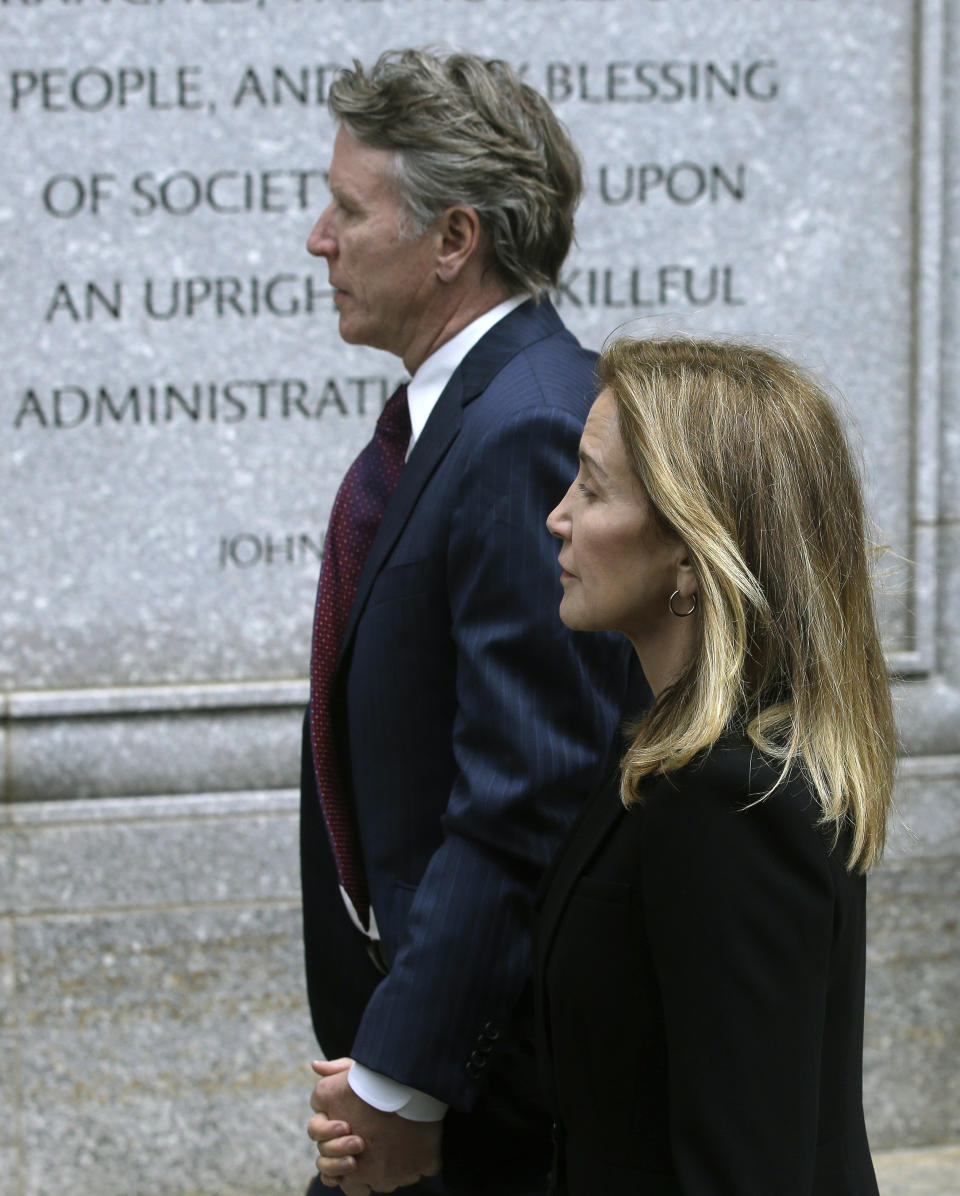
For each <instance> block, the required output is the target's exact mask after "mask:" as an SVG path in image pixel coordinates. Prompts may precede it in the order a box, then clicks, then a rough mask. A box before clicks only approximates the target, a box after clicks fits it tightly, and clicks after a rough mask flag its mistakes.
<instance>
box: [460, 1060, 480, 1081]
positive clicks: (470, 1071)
mask: <svg viewBox="0 0 960 1196" xmlns="http://www.w3.org/2000/svg"><path fill="white" fill-rule="evenodd" d="M464 1069H465V1071H466V1073H467V1075H468V1076H469V1077H470V1079H471V1080H479V1078H480V1068H479V1067H477V1065H476V1064H475V1063H474V1062H472V1060H470V1059H468V1060H467V1062H466V1063H465V1064H464Z"/></svg>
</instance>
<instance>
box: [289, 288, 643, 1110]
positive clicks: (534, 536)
mask: <svg viewBox="0 0 960 1196" xmlns="http://www.w3.org/2000/svg"><path fill="white" fill-rule="evenodd" d="M593 361H594V358H593V355H592V354H589V353H587V352H585V351H584V350H583V349H581V348H580V346H579V345H578V344H577V342H576V341H575V339H574V338H573V337H572V336H571V335H570V334H569V333H568V332H567V331H566V330H565V328H564V327H563V324H562V323H561V321H560V319H559V317H558V316H557V314H556V312H555V311H554V309H553V307H552V306H551V304H550V303H549V302H542V303H541V304H540V305H539V306H535V305H534V304H533V303H532V302H528V303H526V304H524V305H522V306H521V307H519V308H517V309H516V310H515V311H513V312H511V313H510V314H509V315H508V316H507V317H505V318H504V319H503V320H502V321H500V322H499V323H498V324H497V325H495V326H494V327H493V328H492V329H491V330H490V331H489V332H488V333H487V334H486V335H485V336H484V337H483V338H482V340H481V341H480V342H478V344H477V345H476V346H475V347H474V348H473V349H472V350H471V351H470V352H469V354H468V355H467V357H466V358H465V359H464V361H463V362H462V363H461V364H460V366H459V368H458V369H457V370H456V371H455V373H454V375H453V376H452V378H451V380H450V382H449V384H448V385H447V387H446V388H445V390H444V392H443V394H442V395H441V397H440V399H439V400H438V402H437V405H436V407H435V408H434V410H433V412H432V413H431V415H430V418H429V420H428V421H427V424H426V426H425V428H424V430H423V432H422V434H421V436H420V437H419V439H418V440H417V443H416V444H415V446H414V448H413V450H412V452H411V454H410V457H409V460H408V461H407V463H406V466H405V467H404V470H403V472H402V474H401V477H400V482H399V484H398V486H397V489H396V490H395V491H394V493H393V495H392V496H391V499H390V502H389V505H388V508H387V511H386V513H385V516H384V519H383V522H382V524H381V525H380V528H379V530H378V533H377V537H376V540H375V542H374V545H373V548H372V550H371V552H370V555H369V557H368V559H367V562H366V565H365V568H364V572H363V575H362V577H361V580H360V584H359V590H358V593H357V597H356V600H355V602H354V605H353V609H352V612H351V616H350V622H349V626H348V629H347V633H346V637H345V642H344V647H343V652H342V656H341V660H340V664H339V667H338V673H337V676H336V679H335V684H334V690H333V694H332V699H331V700H332V702H333V717H334V725H335V733H336V736H337V745H338V752H339V757H340V765H341V772H342V775H343V777H344V780H345V785H346V790H347V794H348V797H349V800H350V802H351V804H352V807H353V809H354V811H355V814H356V821H357V827H358V833H359V839H360V844H361V848H362V852H363V857H364V863H365V867H366V874H367V878H368V882H369V887H370V895H371V900H372V904H373V907H374V910H375V912H376V917H377V922H378V925H379V928H380V932H381V936H382V949H383V954H384V956H385V959H386V962H387V964H388V966H389V973H388V975H387V976H386V977H384V978H382V979H381V978H380V976H379V975H378V974H377V973H376V972H375V971H373V969H372V968H371V966H370V964H369V961H368V959H367V956H366V951H365V945H364V941H363V939H362V937H361V936H360V934H359V933H358V932H357V931H356V930H355V929H354V928H353V927H352V926H351V925H350V923H349V921H348V919H347V915H346V913H345V911H344V908H343V905H342V902H341V901H340V899H339V896H338V894H337V893H336V889H335V880H334V877H333V872H332V865H331V856H330V851H329V845H328V843H327V840H326V835H325V831H324V829H323V825H322V820H321V818H320V816H319V812H318V806H317V798H316V793H315V787H314V778H313V767H312V761H311V759H310V749H309V742H308V740H306V739H305V743H304V761H303V772H302V790H303V804H302V818H301V826H302V834H301V847H302V866H303V899H304V934H305V945H306V963H307V976H308V988H309V995H310V1005H311V1011H312V1014H313V1019H314V1025H315V1029H316V1032H317V1036H318V1039H319V1041H320V1043H321V1045H322V1046H323V1048H324V1049H325V1050H326V1051H327V1053H328V1055H333V1054H351V1055H353V1057H354V1058H356V1059H357V1060H359V1061H360V1062H362V1063H364V1064H366V1065H367V1066H369V1067H371V1068H373V1069H375V1070H377V1071H380V1072H383V1073H385V1074H386V1075H389V1076H392V1077H394V1078H396V1079H398V1080H400V1081H402V1082H404V1083H407V1084H411V1085H413V1086H414V1087H416V1088H420V1089H422V1090H423V1091H426V1092H429V1093H431V1094H432V1095H434V1096H436V1097H439V1098H440V1099H442V1100H445V1101H447V1102H448V1103H449V1104H450V1105H451V1106H452V1107H453V1108H454V1109H459V1110H464V1111H465V1110H470V1109H471V1108H472V1107H473V1106H474V1104H475V1102H476V1101H477V1098H478V1093H479V1091H480V1088H481V1081H483V1080H484V1079H485V1077H486V1076H488V1075H489V1073H490V1071H491V1070H494V1069H495V1068H494V1064H496V1063H497V1061H498V1060H503V1059H505V1058H507V1057H508V1056H509V1055H510V1053H511V1052H512V1051H514V1050H515V1049H516V1034H515V1033H514V1032H513V1030H512V1029H511V1025H512V1022H513V1020H514V1019H515V1018H516V1016H517V1009H518V1006H520V1005H522V1001H521V995H522V992H523V989H524V986H525V984H526V985H528V986H529V978H530V974H531V971H532V896H533V893H534V891H535V889H536V887H537V884H538V882H539V880H540V877H541V874H542V872H543V870H544V868H545V866H546V864H547V862H548V861H549V859H550V857H551V855H552V854H553V852H554V850H555V849H556V848H557V847H558V846H559V844H560V842H561V841H562V838H563V836H564V834H565V832H566V830H567V829H568V827H569V825H570V823H571V822H572V820H573V818H574V817H575V815H576V813H577V811H578V809H579V807H580V806H581V805H582V803H583V801H584V800H585V799H586V797H587V796H588V794H589V793H590V792H591V790H592V788H593V787H594V786H595V784H596V782H597V779H598V774H599V771H600V770H601V768H602V761H603V758H604V756H605V751H606V745H607V744H608V743H609V738H610V735H611V734H612V731H613V728H614V726H615V725H616V723H617V721H618V718H619V716H620V710H621V705H622V702H623V693H624V690H625V687H626V684H627V677H628V673H629V671H630V669H631V667H632V666H631V665H630V661H629V653H628V650H627V647H626V644H625V641H622V640H620V639H619V638H615V637H605V636H586V635H576V634H573V633H571V632H569V631H567V630H566V629H565V628H564V627H563V625H562V624H561V622H560V620H559V616H558V614H557V608H558V605H559V601H560V597H561V590H560V584H559V569H558V566H557V561H556V555H557V548H556V543H555V541H553V540H552V538H551V537H550V535H549V534H548V532H547V531H546V528H545V524H544V520H545V518H546V516H547V514H548V512H549V511H550V510H551V508H552V507H553V506H554V505H555V504H556V503H557V501H558V500H559V499H560V497H561V496H562V495H563V493H564V492H565V490H566V488H567V487H568V485H569V484H570V481H571V479H572V478H573V476H574V474H575V473H576V468H577V466H576V456H577V446H578V443H579V437H580V433H581V431H582V429H583V423H584V420H585V418H586V414H587V411H588V409H589V406H590V404H591V402H592V400H593V397H594V394H595V383H594V379H593ZM530 1054H531V1059H532V1047H531V1052H530ZM533 1071H534V1069H533V1067H532V1064H531V1078H530V1084H531V1086H535V1076H534V1075H533Z"/></svg>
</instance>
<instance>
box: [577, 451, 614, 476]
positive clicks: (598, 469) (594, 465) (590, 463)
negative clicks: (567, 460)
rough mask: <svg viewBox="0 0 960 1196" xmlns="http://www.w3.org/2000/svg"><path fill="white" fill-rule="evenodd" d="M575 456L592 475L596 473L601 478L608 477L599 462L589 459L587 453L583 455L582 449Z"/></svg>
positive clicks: (593, 458)
mask: <svg viewBox="0 0 960 1196" xmlns="http://www.w3.org/2000/svg"><path fill="white" fill-rule="evenodd" d="M577 456H578V457H579V458H580V460H581V461H582V462H583V464H584V465H586V466H587V468H588V469H592V470H593V472H594V473H598V474H599V475H600V476H601V477H602V478H605V477H608V476H609V475H608V474H607V471H606V470H605V469H604V468H603V466H602V465H601V464H600V462H599V461H598V460H597V459H596V458H595V457H591V456H590V454H589V453H585V452H584V451H583V449H579V450H578V452H577Z"/></svg>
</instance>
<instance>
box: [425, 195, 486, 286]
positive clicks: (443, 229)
mask: <svg viewBox="0 0 960 1196" xmlns="http://www.w3.org/2000/svg"><path fill="white" fill-rule="evenodd" d="M438 234H439V238H440V244H439V247H438V250H437V266H436V269H437V277H438V278H439V279H440V281H441V282H453V281H454V280H455V279H456V278H457V277H458V276H459V275H460V272H461V271H462V270H463V268H464V266H465V265H466V264H467V262H469V260H470V259H471V258H472V257H473V255H474V254H475V253H476V252H477V250H478V249H479V247H480V217H479V216H478V215H477V213H476V212H475V211H474V209H473V208H470V207H467V206H466V205H460V206H457V207H455V208H447V210H446V211H445V212H444V213H443V215H442V216H441V217H440V220H439V225H438Z"/></svg>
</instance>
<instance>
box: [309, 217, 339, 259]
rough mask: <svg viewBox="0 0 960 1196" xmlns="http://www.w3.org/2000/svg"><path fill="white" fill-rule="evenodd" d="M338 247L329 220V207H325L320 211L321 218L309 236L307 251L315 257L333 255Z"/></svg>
mask: <svg viewBox="0 0 960 1196" xmlns="http://www.w3.org/2000/svg"><path fill="white" fill-rule="evenodd" d="M336 249H337V245H336V241H335V240H334V238H333V234H332V233H331V231H330V225H329V222H328V220H327V209H324V211H322V212H321V213H320V219H319V220H318V221H317V223H316V224H315V225H314V226H313V228H312V229H311V231H310V236H309V237H307V252H308V253H312V254H313V256H314V257H332V256H333V254H334V253H336Z"/></svg>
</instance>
